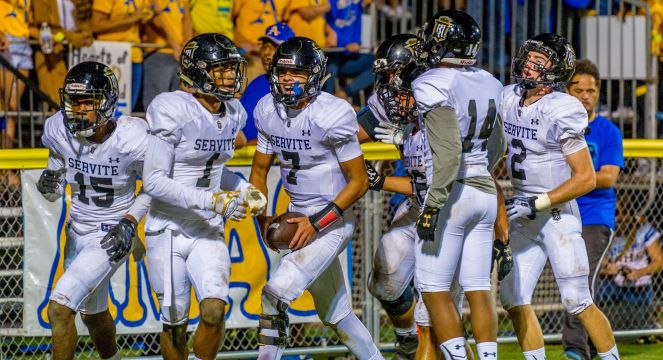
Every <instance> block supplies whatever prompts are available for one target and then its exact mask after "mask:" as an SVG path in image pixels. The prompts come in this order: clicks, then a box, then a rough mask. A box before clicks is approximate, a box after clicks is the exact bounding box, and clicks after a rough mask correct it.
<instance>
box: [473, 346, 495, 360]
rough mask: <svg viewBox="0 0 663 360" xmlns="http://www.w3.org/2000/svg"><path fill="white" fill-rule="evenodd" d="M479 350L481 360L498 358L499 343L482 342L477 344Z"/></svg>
mask: <svg viewBox="0 0 663 360" xmlns="http://www.w3.org/2000/svg"><path fill="white" fill-rule="evenodd" d="M477 352H478V353H479V359H480V360H496V359H497V343H496V342H482V343H478V344H477Z"/></svg>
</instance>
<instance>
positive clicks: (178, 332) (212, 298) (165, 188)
mask: <svg viewBox="0 0 663 360" xmlns="http://www.w3.org/2000/svg"><path fill="white" fill-rule="evenodd" d="M180 66H181V70H180V77H181V79H182V86H181V89H182V90H178V91H173V92H168V93H162V94H160V95H158V96H157V97H155V98H154V100H152V103H151V104H150V106H149V108H148V109H147V122H148V123H149V125H150V132H151V134H152V136H150V138H149V148H148V151H147V154H146V156H145V159H146V160H145V170H144V173H145V183H144V187H145V191H146V192H147V193H148V194H150V195H151V196H152V198H153V200H152V206H151V207H150V212H149V214H148V217H147V222H146V225H145V228H146V236H147V248H148V251H147V257H148V261H149V265H150V272H149V276H150V283H151V284H152V288H153V289H154V291H155V292H156V293H157V296H158V298H159V302H160V304H161V320H162V322H163V324H164V330H163V332H162V334H161V354H162V355H163V357H164V358H165V359H186V358H187V352H188V348H187V344H186V342H187V338H186V326H187V323H188V320H189V318H188V312H189V305H190V303H189V302H190V289H191V286H192V285H193V286H194V288H195V291H196V296H197V300H198V302H199V304H200V323H199V324H198V328H197V329H196V333H195V335H194V339H193V352H194V359H214V358H215V357H216V353H217V351H218V349H219V346H220V345H221V343H222V340H223V331H224V323H225V319H224V312H225V305H226V304H227V303H228V285H229V281H230V255H229V253H228V248H227V246H226V243H225V241H224V218H226V219H231V220H240V219H242V218H244V217H246V215H247V212H249V211H250V213H251V215H257V214H259V213H261V212H262V211H263V208H264V206H265V205H266V204H267V200H266V198H265V197H264V196H262V194H261V193H260V191H259V190H258V189H256V188H255V187H253V186H251V185H250V184H249V183H248V182H247V181H245V180H243V179H242V178H241V177H239V176H238V175H236V174H235V173H233V172H232V171H230V170H228V168H226V167H225V166H224V164H225V163H226V162H227V161H228V160H230V158H232V157H233V154H234V150H235V138H236V136H237V133H238V132H239V131H240V130H241V129H242V128H243V127H244V124H245V122H246V112H245V111H244V108H242V105H241V104H240V102H239V101H238V100H236V99H235V98H234V96H235V95H236V94H237V93H238V92H239V90H240V88H241V86H242V81H243V79H244V74H245V70H246V60H244V59H243V58H242V57H241V56H240V55H239V52H238V50H237V48H236V47H235V45H233V43H232V41H230V39H228V38H227V37H225V36H223V35H220V34H201V35H197V36H196V37H194V38H192V39H191V40H189V41H188V42H187V43H186V45H185V46H184V48H183V49H182V56H181V63H180Z"/></svg>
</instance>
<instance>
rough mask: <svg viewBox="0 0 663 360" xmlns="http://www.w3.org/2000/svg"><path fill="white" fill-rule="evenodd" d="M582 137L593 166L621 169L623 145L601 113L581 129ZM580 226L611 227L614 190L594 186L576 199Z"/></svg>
mask: <svg viewBox="0 0 663 360" xmlns="http://www.w3.org/2000/svg"><path fill="white" fill-rule="evenodd" d="M585 140H586V141H587V146H588V147H589V153H590V154H591V156H592V162H593V163H594V169H595V170H596V171H599V170H600V169H601V166H603V165H615V166H619V168H620V169H624V148H623V145H622V134H621V132H620V131H619V128H618V127H617V126H615V124H613V123H612V122H611V121H610V120H608V119H606V118H604V117H603V116H600V115H599V116H597V117H596V118H595V119H594V121H592V122H590V123H589V131H588V132H587V131H585ZM577 201H578V207H579V208H580V216H581V217H582V224H583V225H605V226H608V227H610V228H611V229H614V228H615V204H616V196H615V189H614V188H608V189H594V191H592V192H590V193H588V194H585V195H583V196H581V197H579V198H578V199H577Z"/></svg>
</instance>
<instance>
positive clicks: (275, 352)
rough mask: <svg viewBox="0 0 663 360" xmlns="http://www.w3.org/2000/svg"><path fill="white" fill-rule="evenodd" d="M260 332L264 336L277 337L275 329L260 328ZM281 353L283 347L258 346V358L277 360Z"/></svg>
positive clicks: (277, 332)
mask: <svg viewBox="0 0 663 360" xmlns="http://www.w3.org/2000/svg"><path fill="white" fill-rule="evenodd" d="M260 333H261V334H263V335H266V336H272V337H275V338H277V337H279V331H278V330H276V329H260ZM282 355H283V348H281V347H279V346H276V345H261V346H260V347H259V348H258V360H278V359H280V358H281V356H282Z"/></svg>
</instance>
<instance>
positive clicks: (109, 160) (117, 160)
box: [108, 157, 120, 164]
mask: <svg viewBox="0 0 663 360" xmlns="http://www.w3.org/2000/svg"><path fill="white" fill-rule="evenodd" d="M108 162H109V163H111V164H112V163H119V162H120V158H119V157H116V158H115V159H113V158H112V157H109V158H108Z"/></svg>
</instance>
